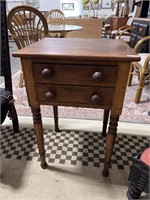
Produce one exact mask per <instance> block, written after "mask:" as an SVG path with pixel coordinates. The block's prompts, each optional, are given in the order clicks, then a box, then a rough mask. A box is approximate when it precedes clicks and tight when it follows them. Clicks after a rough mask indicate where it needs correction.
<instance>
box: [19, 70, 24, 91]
mask: <svg viewBox="0 0 150 200" xmlns="http://www.w3.org/2000/svg"><path fill="white" fill-rule="evenodd" d="M23 80H24V75H23V71H22V70H21V72H20V79H19V87H20V88H22V86H23Z"/></svg>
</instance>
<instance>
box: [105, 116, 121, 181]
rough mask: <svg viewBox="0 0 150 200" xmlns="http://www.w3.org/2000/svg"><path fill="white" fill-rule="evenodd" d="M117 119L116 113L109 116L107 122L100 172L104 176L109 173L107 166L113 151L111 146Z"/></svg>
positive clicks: (112, 145)
mask: <svg viewBox="0 0 150 200" xmlns="http://www.w3.org/2000/svg"><path fill="white" fill-rule="evenodd" d="M118 120H119V116H118V115H111V116H110V123H109V128H108V134H107V138H106V152H105V160H104V169H103V171H102V174H103V176H105V177H107V176H108V175H109V166H110V161H111V156H112V153H113V147H114V144H115V139H116V135H117V126H118Z"/></svg>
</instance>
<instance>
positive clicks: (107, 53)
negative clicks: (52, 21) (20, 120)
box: [13, 38, 140, 176]
mask: <svg viewBox="0 0 150 200" xmlns="http://www.w3.org/2000/svg"><path fill="white" fill-rule="evenodd" d="M13 56H15V57H20V58H21V61H22V64H23V73H24V77H25V83H26V90H27V95H28V101H29V105H30V107H31V110H32V113H33V120H34V126H35V134H36V137H37V142H38V147H39V152H40V158H41V166H42V168H46V167H47V163H46V161H45V150H44V141H43V128H42V118H41V111H40V105H53V106H75V107H87V108H97V109H105V110H110V111H111V113H110V123H109V128H108V134H107V142H106V153H105V163H104V169H103V175H104V176H108V174H109V172H108V170H109V164H110V160H111V155H112V151H113V146H114V143H115V138H116V133H117V124H118V120H119V115H120V114H121V111H122V108H123V101H124V96H125V89H126V84H127V79H128V73H129V69H130V64H131V62H132V61H138V60H140V57H139V56H138V55H137V54H136V53H134V52H133V51H132V49H130V47H129V46H128V45H127V44H126V43H125V42H124V41H122V40H119V41H118V40H109V39H90V40H89V39H79V38H59V39H57V38H44V39H42V40H40V41H38V42H36V43H34V44H33V45H30V46H28V47H25V48H23V49H21V50H19V51H17V52H14V53H13Z"/></svg>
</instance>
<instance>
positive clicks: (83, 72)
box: [33, 63, 117, 86]
mask: <svg viewBox="0 0 150 200" xmlns="http://www.w3.org/2000/svg"><path fill="white" fill-rule="evenodd" d="M116 70H117V66H104V65H103V66H91V65H90V66H88V65H66V64H65V65H59V64H42V63H41V64H37V63H34V64H33V73H34V78H35V81H36V83H51V84H71V85H89V86H92V85H93V86H94V85H95V86H99V85H101V86H103V85H105V86H112V85H114V83H115V76H116Z"/></svg>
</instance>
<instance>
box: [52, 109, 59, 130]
mask: <svg viewBox="0 0 150 200" xmlns="http://www.w3.org/2000/svg"><path fill="white" fill-rule="evenodd" d="M53 113H54V130H55V131H56V132H59V131H60V130H59V127H58V107H57V106H53Z"/></svg>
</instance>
